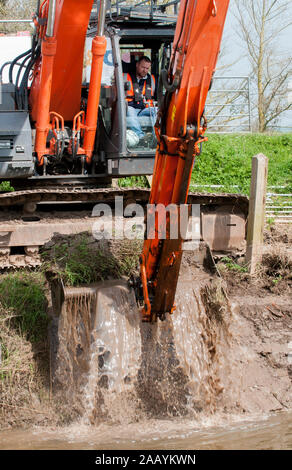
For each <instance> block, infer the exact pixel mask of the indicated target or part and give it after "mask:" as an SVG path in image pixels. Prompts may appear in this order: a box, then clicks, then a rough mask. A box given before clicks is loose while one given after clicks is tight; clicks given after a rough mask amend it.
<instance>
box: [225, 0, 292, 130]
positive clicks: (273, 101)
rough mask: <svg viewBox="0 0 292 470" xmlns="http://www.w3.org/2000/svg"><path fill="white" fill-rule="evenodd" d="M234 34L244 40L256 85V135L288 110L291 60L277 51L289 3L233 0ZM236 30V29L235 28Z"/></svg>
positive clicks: (287, 22) (288, 22) (288, 21)
mask: <svg viewBox="0 0 292 470" xmlns="http://www.w3.org/2000/svg"><path fill="white" fill-rule="evenodd" d="M234 7H235V8H234V10H235V12H234V14H235V17H236V19H237V26H236V28H237V29H236V30H237V32H238V34H239V35H240V38H241V40H243V44H244V48H245V49H246V52H247V56H248V59H249V62H250V65H251V71H252V73H251V76H252V78H254V79H255V84H256V91H257V93H256V96H257V100H256V108H257V121H258V126H257V127H258V131H259V132H264V131H266V130H267V129H268V128H269V127H271V126H272V125H273V124H275V123H276V122H277V120H278V118H279V117H280V116H281V115H282V114H283V113H284V112H285V111H287V110H288V109H291V107H292V105H291V103H290V104H289V103H288V100H287V96H288V80H289V77H291V72H292V59H291V57H288V56H285V54H284V53H282V52H281V51H280V50H279V46H278V44H279V40H280V38H281V34H282V33H283V31H284V30H286V29H287V28H288V27H289V26H290V25H291V24H292V21H291V19H292V18H291V2H290V0H289V1H287V0H286V1H285V0H234ZM238 26H239V28H238Z"/></svg>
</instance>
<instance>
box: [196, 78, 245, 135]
mask: <svg viewBox="0 0 292 470" xmlns="http://www.w3.org/2000/svg"><path fill="white" fill-rule="evenodd" d="M205 114H206V117H207V120H208V131H209V132H211V133H212V132H214V133H216V134H218V133H227V132H228V133H232V132H237V133H238V132H251V102H250V79H249V77H242V76H232V77H227V76H226V77H214V78H213V84H212V88H211V89H210V90H209V93H208V98H207V103H206V112H205Z"/></svg>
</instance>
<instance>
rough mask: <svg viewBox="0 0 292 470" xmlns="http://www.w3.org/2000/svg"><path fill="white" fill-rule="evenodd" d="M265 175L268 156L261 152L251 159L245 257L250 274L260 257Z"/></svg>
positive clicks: (263, 217)
mask: <svg viewBox="0 0 292 470" xmlns="http://www.w3.org/2000/svg"><path fill="white" fill-rule="evenodd" d="M267 177H268V158H267V157H266V156H265V155H263V154H262V153H260V154H259V155H255V156H254V157H253V159H252V175H251V183H250V197H249V211H248V225H247V247H246V257H245V260H246V264H247V266H248V268H249V273H250V274H254V273H255V269H256V265H257V263H258V262H259V261H260V260H261V258H262V248H263V232H264V224H265V209H266V191H267Z"/></svg>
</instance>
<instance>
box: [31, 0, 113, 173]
mask: <svg viewBox="0 0 292 470" xmlns="http://www.w3.org/2000/svg"><path fill="white" fill-rule="evenodd" d="M92 5H93V0H83V1H82V2H80V1H79V0H44V1H43V3H42V4H41V5H40V7H39V10H38V15H37V16H36V17H35V25H36V30H37V40H38V42H40V43H41V53H40V55H39V57H38V58H37V59H36V61H35V64H34V67H33V80H32V84H31V90H30V97H29V99H30V108H31V118H32V120H33V121H35V127H36V139H35V152H36V154H37V159H38V165H39V167H42V166H43V164H44V157H56V156H57V158H58V157H61V156H62V152H63V148H62V150H60V151H59V148H58V147H59V145H58V140H60V141H61V142H64V123H65V122H66V121H71V122H73V128H72V136H71V141H70V144H69V147H68V150H69V153H70V154H71V155H72V157H73V159H76V158H77V157H80V158H84V159H85V158H86V162H87V163H88V164H90V162H91V159H92V153H93V147H94V140H95V134H96V127H97V117H98V104H99V97H100V87H101V76H102V66H103V58H104V54H105V51H106V39H105V37H104V36H103V31H104V21H105V7H106V2H105V0H103V1H101V2H100V7H99V21H98V30H97V35H96V37H95V38H94V39H93V41H92V65H91V78H90V85H89V93H88V101H87V110H86V113H85V111H84V110H81V109H80V102H81V88H82V87H81V85H82V72H83V51H84V43H85V38H86V31H87V25H88V22H89V18H90V13H91V9H92ZM50 131H51V132H52V133H53V134H54V137H53V138H51V139H50V145H49V146H48V145H47V141H48V136H49V132H50ZM81 137H83V139H81ZM81 140H82V142H83V145H81V144H80V141H81ZM61 147H62V143H61ZM56 148H58V150H57V151H56Z"/></svg>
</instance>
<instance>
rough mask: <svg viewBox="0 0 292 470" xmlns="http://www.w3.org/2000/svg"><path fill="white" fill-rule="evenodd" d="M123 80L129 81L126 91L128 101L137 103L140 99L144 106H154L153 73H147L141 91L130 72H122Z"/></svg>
mask: <svg viewBox="0 0 292 470" xmlns="http://www.w3.org/2000/svg"><path fill="white" fill-rule="evenodd" d="M124 82H129V83H130V90H127V91H126V100H127V101H128V102H131V101H135V102H136V103H139V102H140V101H142V102H143V103H144V104H145V107H146V108H149V107H152V106H154V103H153V98H154V93H155V77H154V75H150V74H148V75H147V78H146V80H144V86H143V89H142V93H141V91H140V87H139V84H138V83H137V80H136V76H135V75H132V74H130V73H124Z"/></svg>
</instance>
